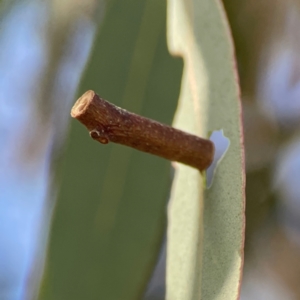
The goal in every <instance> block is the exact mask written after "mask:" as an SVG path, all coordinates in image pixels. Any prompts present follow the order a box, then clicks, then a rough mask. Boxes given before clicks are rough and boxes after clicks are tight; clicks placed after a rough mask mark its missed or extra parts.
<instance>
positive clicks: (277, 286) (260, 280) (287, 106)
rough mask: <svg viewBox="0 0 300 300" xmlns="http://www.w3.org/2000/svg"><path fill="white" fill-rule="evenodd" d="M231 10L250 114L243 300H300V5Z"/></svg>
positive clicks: (286, 2) (278, 2)
mask: <svg viewBox="0 0 300 300" xmlns="http://www.w3.org/2000/svg"><path fill="white" fill-rule="evenodd" d="M223 2H224V4H225V8H226V11H227V15H228V19H229V22H230V25H231V29H232V33H233V38H234V43H235V48H236V56H237V63H238V69H239V74H240V81H241V88H242V104H243V112H244V129H245V148H246V163H247V186H246V198H247V205H246V207H247V209H246V221H247V224H246V257H245V262H246V265H245V266H246V268H245V275H244V283H243V288H242V299H272V300H281V299H299V297H300V288H299V270H300V268H299V261H300V257H299V253H300V251H299V245H300V224H299V221H298V220H299V218H300V213H299V211H300V209H299V207H300V189H299V187H300V185H299V182H300V168H299V162H300V155H299V145H300V139H299V128H300V127H299V125H300V76H299V74H300V58H299V51H300V43H299V41H300V36H299V34H300V31H299V28H300V6H299V3H300V2H299V1H298V0H274V1H273V0H266V1H259V0H254V1H247V0H242V1H240V0H223ZM297 153H298V154H297Z"/></svg>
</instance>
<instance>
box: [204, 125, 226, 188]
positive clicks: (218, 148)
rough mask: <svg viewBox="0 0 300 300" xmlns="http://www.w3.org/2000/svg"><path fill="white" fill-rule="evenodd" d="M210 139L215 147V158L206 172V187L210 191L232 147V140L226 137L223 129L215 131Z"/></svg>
mask: <svg viewBox="0 0 300 300" xmlns="http://www.w3.org/2000/svg"><path fill="white" fill-rule="evenodd" d="M209 139H210V140H211V141H212V142H213V143H214V145H215V156H214V160H213V162H212V164H211V165H210V167H209V168H208V169H207V170H206V187H207V188H208V189H209V188H210V187H211V186H212V184H213V179H214V176H215V173H216V170H217V167H218V165H219V164H220V162H221V161H222V159H223V157H224V156H225V154H226V152H227V150H228V148H229V145H230V140H229V138H228V137H226V136H225V135H224V132H223V129H221V130H215V131H213V133H212V134H211V136H210V138H209Z"/></svg>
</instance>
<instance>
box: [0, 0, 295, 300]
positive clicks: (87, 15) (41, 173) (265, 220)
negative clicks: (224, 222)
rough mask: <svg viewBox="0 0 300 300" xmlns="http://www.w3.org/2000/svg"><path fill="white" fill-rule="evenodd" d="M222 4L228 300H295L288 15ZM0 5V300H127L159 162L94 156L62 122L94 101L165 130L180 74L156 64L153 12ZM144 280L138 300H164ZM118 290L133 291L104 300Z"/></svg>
mask: <svg viewBox="0 0 300 300" xmlns="http://www.w3.org/2000/svg"><path fill="white" fill-rule="evenodd" d="M223 3H224V7H225V10H226V13H227V16H228V19H229V23H230V26H231V30H232V36H233V42H234V44H235V49H236V56H237V67H238V72H239V76H240V84H241V98H242V105H243V115H244V134H245V148H246V171H247V186H246V199H247V203H246V222H247V224H246V247H245V251H246V252H245V269H244V278H243V284H242V292H241V299H245V300H246V299H258V300H260V299H262V300H264V299H272V300H273V299H275V300H276V299H300V286H299V284H298V281H299V277H300V127H299V125H300V56H299V55H298V53H300V30H299V28H300V2H299V0H272V1H271V0H265V1H258V0H250V1H249V0H247V1H246V0H224V1H223ZM0 5H1V6H0V299H1V300H2V299H3V300H15V299H18V300H19V299H33V298H35V297H37V290H38V289H37V287H38V286H39V285H41V286H42V288H41V291H40V295H39V297H40V299H49V300H50V299H98V298H97V295H99V293H102V294H105V293H106V292H107V293H109V294H112V295H114V299H123V298H124V299H125V298H126V297H129V298H130V297H136V296H140V297H141V296H142V295H143V294H144V291H145V289H146V287H147V284H148V281H149V279H150V278H151V275H152V272H153V270H152V267H153V264H154V263H155V261H157V258H158V256H159V252H160V248H161V244H162V241H163V239H164V230H165V226H166V216H165V207H166V203H167V201H168V196H169V195H168V193H169V189H170V185H171V181H172V171H171V166H170V163H169V162H167V161H165V160H163V159H159V158H153V157H151V156H148V155H147V156H145V155H144V154H141V153H139V152H137V151H134V150H131V149H127V148H123V147H120V146H116V145H110V144H109V145H106V146H102V147H101V146H100V145H98V144H97V143H94V142H93V141H91V140H90V138H89V136H88V133H87V131H86V129H85V128H83V126H81V125H80V124H79V123H78V122H77V123H76V122H75V121H73V120H71V118H70V114H69V113H70V109H71V107H72V104H73V102H74V101H75V99H76V98H77V97H78V96H79V95H80V94H82V93H83V92H85V91H86V90H88V89H94V90H95V91H96V92H98V93H99V94H100V95H101V96H102V97H103V98H106V99H108V100H109V101H111V102H113V103H115V104H116V105H120V106H122V107H124V108H126V109H128V110H130V111H133V112H136V113H139V114H142V115H145V116H147V117H150V118H153V119H156V120H158V121H161V122H164V123H167V124H171V122H172V118H173V115H174V112H175V109H176V105H177V99H178V95H179V92H180V90H179V89H180V82H181V74H182V68H183V63H182V60H181V59H179V58H174V57H171V56H170V55H169V53H168V50H167V45H166V3H165V1H158V0H128V1H120V0H98V1H96V0H86V1H79V0H76V1H74V0H73V1H71V0H64V1H59V0H53V1H37V0H18V1H17V0H11V1H8V0H6V1H5V0H2V1H0ZM87 203H88V205H87ZM50 221H51V224H50ZM48 238H49V239H48ZM46 250H47V251H46ZM162 251H163V250H162ZM46 253H47V255H46ZM139 254H141V255H140V256H139ZM136 257H139V259H138V260H137V259H136ZM95 265H101V266H103V267H102V268H101V270H98V268H95V267H94V266H95ZM122 270H127V272H123V271H122ZM145 270H147V272H146V273H147V274H148V275H147V277H145V276H144V275H143V274H144V273H145ZM128 274H130V276H128ZM155 275H157V276H156V277H155V278H154V279H156V280H152V283H153V285H154V286H152V288H151V289H150V292H149V289H148V294H147V297H148V298H147V299H163V293H164V289H163V285H164V281H163V278H164V270H163V269H162V270H160V271H157V272H156V273H155ZM152 279H153V278H152ZM129 282H130V283H131V282H134V283H135V284H136V285H137V284H138V285H139V286H141V290H140V291H138V292H136V291H134V290H133V289H130V288H128V289H127V292H128V294H126V295H124V294H119V293H120V291H121V290H122V287H124V286H128V285H129ZM116 286H118V287H120V289H116V288H115V287H116Z"/></svg>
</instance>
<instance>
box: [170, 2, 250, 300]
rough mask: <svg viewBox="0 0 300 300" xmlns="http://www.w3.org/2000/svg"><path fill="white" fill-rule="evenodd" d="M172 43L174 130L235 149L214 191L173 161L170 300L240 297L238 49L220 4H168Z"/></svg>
mask: <svg viewBox="0 0 300 300" xmlns="http://www.w3.org/2000/svg"><path fill="white" fill-rule="evenodd" d="M168 45H169V49H170V52H171V53H173V54H175V55H180V56H182V57H183V59H184V71H183V77H182V83H181V94H180V98H179V104H178V108H177V112H176V117H175V120H174V124H173V125H174V126H175V127H178V128H180V129H183V130H186V131H189V132H191V133H194V134H197V135H200V136H203V137H208V136H209V134H210V133H211V132H213V131H214V130H220V129H223V131H224V135H225V136H226V137H228V138H229V140H230V146H229V149H228V151H227V152H226V154H225V156H224V158H223V159H222V161H221V162H220V163H219V166H218V168H217V170H216V174H215V177H214V181H213V184H212V186H211V188H209V189H206V187H205V178H204V177H203V175H201V174H200V173H199V172H198V171H197V170H194V169H192V168H190V167H187V166H183V165H180V164H176V165H175V166H176V175H175V180H174V182H173V187H172V195H171V201H170V205H169V210H168V215H169V224H168V244H167V297H166V298H167V299H168V300H176V299H178V300H181V299H185V300H192V299H203V300H215V299H220V300H221V299H224V300H225V299H226V300H229V299H238V296H239V289H240V281H241V273H242V266H243V246H244V224H245V218H244V208H245V194H244V188H245V174H244V151H243V138H242V126H241V104H240V99H239V87H238V80H237V74H236V66H235V61H234V51H233V45H232V41H231V37H230V32H229V28H228V24H227V20H226V16H225V14H224V11H223V7H222V6H221V4H220V2H219V1H215V0H214V1H212V0H168Z"/></svg>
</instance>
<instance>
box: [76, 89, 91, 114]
mask: <svg viewBox="0 0 300 300" xmlns="http://www.w3.org/2000/svg"><path fill="white" fill-rule="evenodd" d="M94 96H95V92H94V91H92V90H90V91H87V92H85V93H84V94H83V95H82V96H81V97H80V98H79V99H78V100H77V101H76V102H75V104H74V106H73V107H72V110H71V116H72V117H73V118H76V117H78V116H79V115H82V114H84V112H85V111H86V110H87V109H88V107H89V104H90V103H91V102H92V100H93V98H94Z"/></svg>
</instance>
